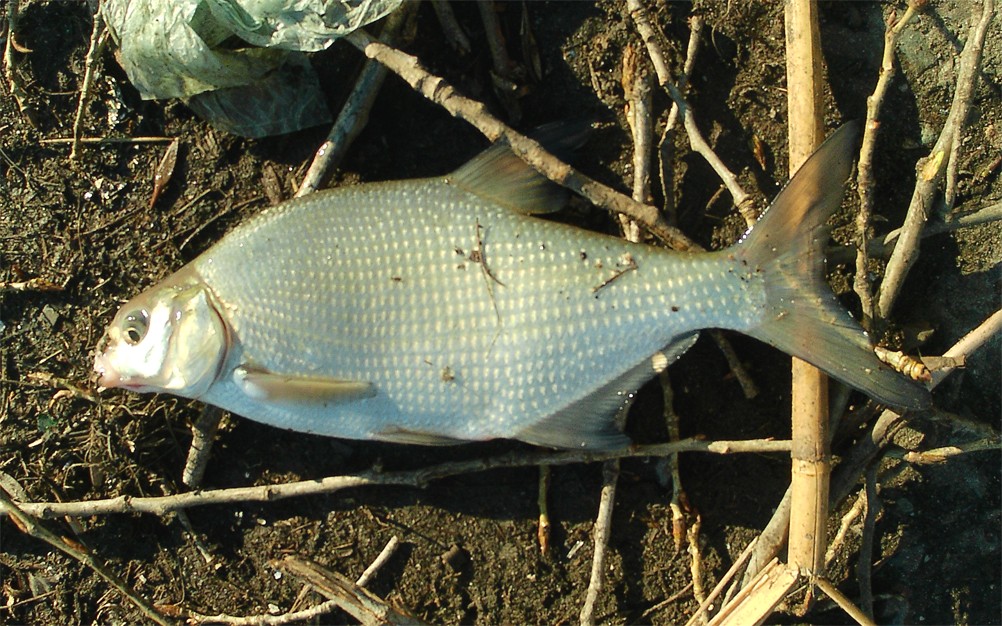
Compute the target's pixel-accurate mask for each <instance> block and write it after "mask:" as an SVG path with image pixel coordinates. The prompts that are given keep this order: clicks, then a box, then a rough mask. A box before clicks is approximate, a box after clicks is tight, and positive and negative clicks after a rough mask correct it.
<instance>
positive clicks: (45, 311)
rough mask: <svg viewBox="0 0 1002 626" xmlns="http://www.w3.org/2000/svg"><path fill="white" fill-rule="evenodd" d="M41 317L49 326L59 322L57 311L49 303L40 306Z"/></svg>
mask: <svg viewBox="0 0 1002 626" xmlns="http://www.w3.org/2000/svg"><path fill="white" fill-rule="evenodd" d="M42 318H43V319H44V320H45V321H46V322H48V324H49V326H55V325H56V324H57V323H59V311H57V310H56V309H55V308H54V307H53V306H52V305H51V304H46V305H45V306H43V307H42Z"/></svg>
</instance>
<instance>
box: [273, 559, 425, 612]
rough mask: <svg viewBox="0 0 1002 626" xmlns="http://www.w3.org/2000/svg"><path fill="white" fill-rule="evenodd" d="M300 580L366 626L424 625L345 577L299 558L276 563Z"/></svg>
mask: <svg viewBox="0 0 1002 626" xmlns="http://www.w3.org/2000/svg"><path fill="white" fill-rule="evenodd" d="M275 566H276V567H279V568H281V569H283V570H285V571H287V572H289V573H290V574H292V575H293V576H296V577H297V578H301V579H302V580H304V581H305V582H308V583H309V584H310V585H312V586H313V588H314V589H316V590H317V591H318V592H320V593H321V594H322V595H324V596H326V597H328V598H330V599H331V600H332V601H334V602H336V603H337V605H338V607H340V608H341V609H342V610H343V611H345V612H346V613H348V614H349V615H351V616H352V617H354V618H355V619H357V620H358V621H359V622H361V623H362V624H363V625H364V626H387V625H399V626H419V625H421V624H424V623H425V622H422V621H421V620H419V619H417V618H416V617H414V616H413V615H408V614H407V613H404V612H402V611H400V610H399V609H397V608H395V607H393V606H391V605H390V604H389V603H387V602H386V601H385V600H383V599H382V598H380V597H379V596H377V595H376V594H374V593H372V592H371V591H369V590H367V589H365V588H364V587H361V586H359V585H358V584H356V583H353V582H352V581H351V580H349V579H348V578H346V577H345V576H343V575H341V574H339V573H337V572H334V571H331V570H329V569H327V568H325V567H322V566H320V565H318V564H316V563H312V562H310V561H307V560H305V559H301V558H299V557H294V556H287V557H285V558H284V559H282V560H280V561H277V562H276V563H275Z"/></svg>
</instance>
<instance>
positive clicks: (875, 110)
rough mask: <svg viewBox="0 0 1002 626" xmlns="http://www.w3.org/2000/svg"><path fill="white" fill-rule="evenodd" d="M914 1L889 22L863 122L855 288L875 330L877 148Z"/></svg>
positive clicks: (869, 325)
mask: <svg viewBox="0 0 1002 626" xmlns="http://www.w3.org/2000/svg"><path fill="white" fill-rule="evenodd" d="M915 4H916V3H915V2H914V0H913V1H911V2H909V3H908V9H907V10H906V11H905V14H904V15H902V16H901V18H900V19H898V20H897V21H896V22H895V21H893V20H892V21H889V22H888V24H887V28H886V29H885V31H884V54H883V57H882V58H881V62H880V73H879V75H878V77H877V85H876V87H874V89H873V93H872V94H870V96H869V97H868V98H867V99H866V123H865V124H864V125H863V142H862V146H861V147H860V149H859V160H858V162H857V165H856V190H857V193H858V194H859V213H857V214H856V248H857V252H856V276H855V278H854V280H853V290H854V291H855V292H856V295H857V296H859V302H860V304H861V305H862V308H863V322H862V323H863V328H866V329H867V330H872V324H873V292H872V290H871V288H870V283H869V281H868V280H867V276H868V275H869V270H868V269H867V265H868V254H867V243H868V241H869V236H870V216H871V215H872V214H873V187H874V181H873V151H874V148H875V147H876V145H877V132H878V131H879V130H880V119H879V118H880V109H881V107H882V106H883V104H884V98H885V97H886V96H887V89H888V87H890V85H891V79H892V78H894V73H895V68H894V50H895V48H896V47H897V43H898V37H899V36H900V35H901V31H902V30H903V29H904V27H905V26H906V25H907V24H908V22H910V21H911V19H912V17H914V16H915V14H916V13H917V11H916V8H915Z"/></svg>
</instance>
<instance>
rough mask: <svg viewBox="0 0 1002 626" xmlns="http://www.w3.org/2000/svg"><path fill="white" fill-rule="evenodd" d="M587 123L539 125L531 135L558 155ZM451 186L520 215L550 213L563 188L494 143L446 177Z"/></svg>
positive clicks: (564, 198) (559, 201)
mask: <svg viewBox="0 0 1002 626" xmlns="http://www.w3.org/2000/svg"><path fill="white" fill-rule="evenodd" d="M589 127H590V125H589V124H585V123H583V122H555V123H553V124H547V125H545V126H541V127H540V128H538V129H537V130H536V132H534V133H533V134H532V137H533V138H534V139H535V140H536V141H538V142H539V143H541V144H542V145H543V146H545V147H546V149H547V150H550V151H551V152H553V153H555V154H557V155H559V156H561V158H563V155H564V154H566V153H567V152H570V151H571V150H572V149H573V148H576V147H577V146H578V145H580V144H581V143H582V142H583V141H584V138H585V137H586V135H587V131H588V130H589ZM446 180H447V181H448V182H449V183H450V184H453V185H456V186H457V187H459V188H461V189H463V190H464V191H468V192H469V193H472V194H474V195H476V196H479V197H481V198H484V199H485V200H489V201H491V202H493V203H495V204H500V205H501V206H503V207H505V208H508V209H511V210H512V211H515V212H517V213H522V214H524V215H539V214H543V213H552V212H554V211H557V210H559V209H560V208H561V207H563V205H564V203H566V201H567V191H566V190H565V189H564V188H562V187H560V186H559V185H557V184H556V183H552V182H550V181H549V180H547V179H546V177H544V176H543V175H542V174H540V173H539V172H537V171H536V170H534V169H532V167H531V166H530V165H529V164H528V163H526V162H525V161H523V160H522V159H520V158H519V157H518V156H516V155H515V153H514V152H512V151H511V148H510V147H509V146H508V145H507V144H506V143H498V144H496V145H494V146H491V147H490V148H488V149H487V150H485V151H484V152H481V153H480V154H479V155H478V156H476V157H475V158H474V159H473V160H471V161H470V162H469V163H467V164H466V165H464V166H462V167H461V168H459V169H458V170H456V171H455V172H453V173H452V174H450V175H449V176H447V177H446Z"/></svg>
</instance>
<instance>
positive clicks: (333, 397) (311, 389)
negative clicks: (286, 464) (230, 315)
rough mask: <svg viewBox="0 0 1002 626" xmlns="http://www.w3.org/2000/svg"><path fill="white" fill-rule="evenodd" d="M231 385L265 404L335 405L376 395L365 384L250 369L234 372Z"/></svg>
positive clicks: (370, 386)
mask: <svg viewBox="0 0 1002 626" xmlns="http://www.w3.org/2000/svg"><path fill="white" fill-rule="evenodd" d="M233 381H234V382H235V383H236V384H237V386H238V387H239V388H240V389H241V390H242V391H243V392H244V393H245V394H247V395H248V396H249V397H251V398H254V399H255V400H264V401H268V402H303V403H309V404H335V403H341V402H352V401H354V400H361V399H362V398H370V397H372V396H374V395H375V394H376V387H375V385H373V384H372V383H370V382H366V381H358V380H341V379H337V378H325V377H322V376H297V375H290V374H275V373H273V372H269V371H268V370H265V369H261V368H257V367H254V366H251V365H241V366H240V367H237V368H236V369H235V370H233Z"/></svg>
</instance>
